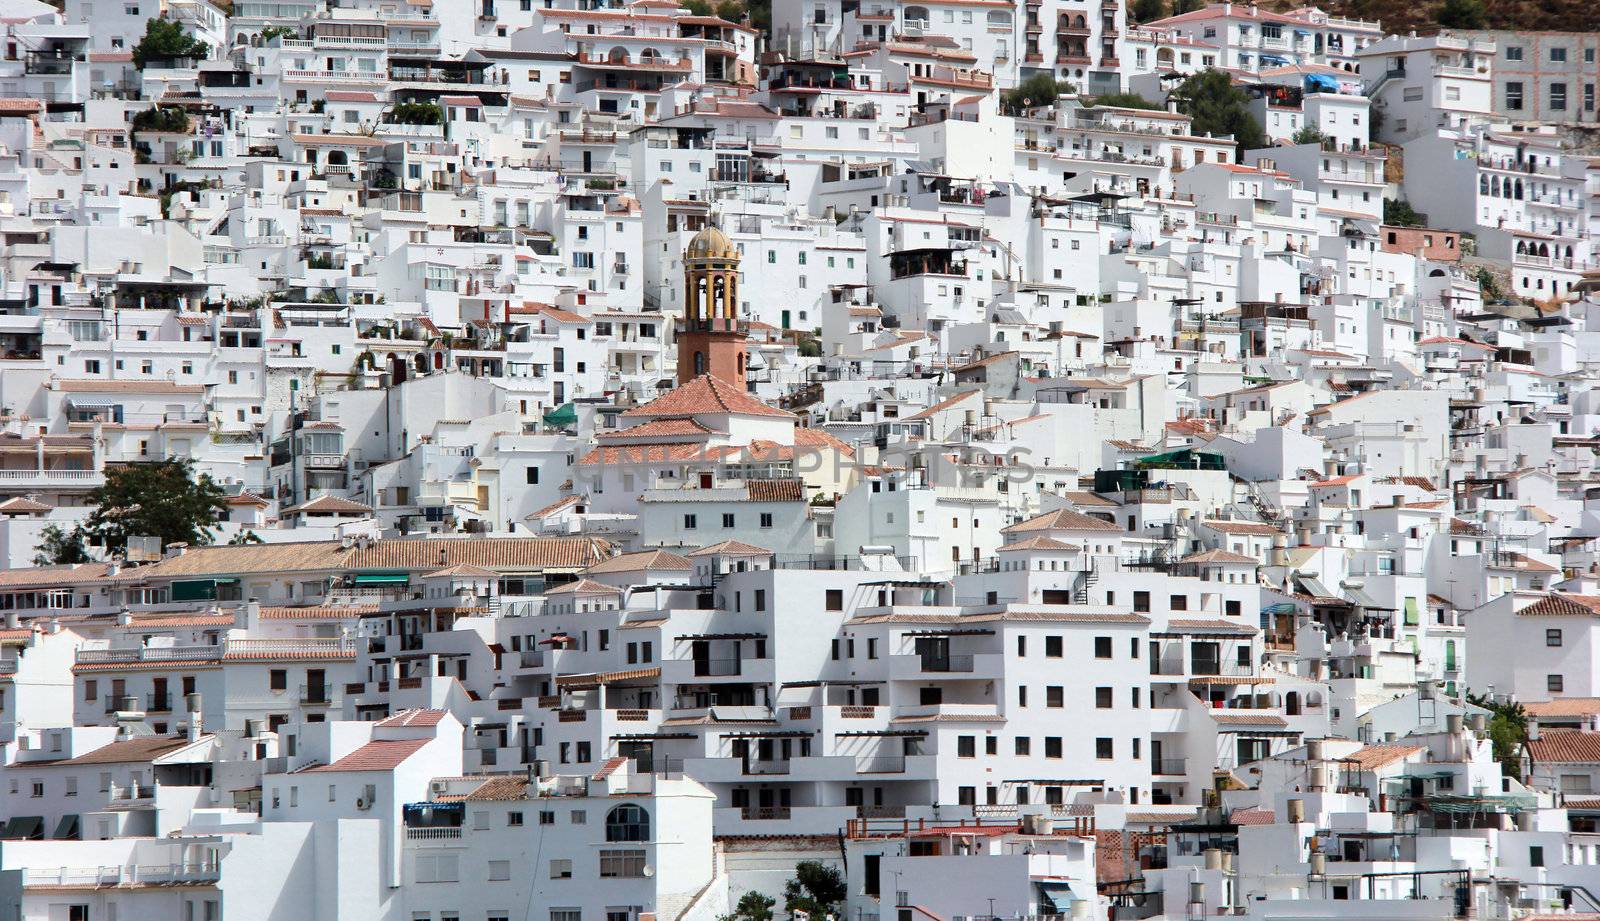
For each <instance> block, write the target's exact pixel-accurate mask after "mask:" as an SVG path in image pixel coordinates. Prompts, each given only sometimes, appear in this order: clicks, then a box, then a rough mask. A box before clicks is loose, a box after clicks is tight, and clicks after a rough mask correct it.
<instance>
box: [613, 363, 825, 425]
mask: <svg viewBox="0 0 1600 921" xmlns="http://www.w3.org/2000/svg"><path fill="white" fill-rule="evenodd" d="M719 413H734V414H736V415H744V416H772V417H775V418H783V419H793V418H795V415H794V413H791V412H788V411H787V410H782V409H778V408H777V407H775V406H768V405H767V404H765V403H763V402H761V401H760V400H758V399H756V398H755V397H753V396H751V395H749V394H748V393H745V392H743V391H741V390H739V389H738V388H736V387H734V386H733V385H732V384H729V383H727V382H726V381H723V380H721V379H719V378H715V377H712V376H711V375H709V374H702V375H700V376H699V377H696V378H693V379H691V380H688V381H685V382H684V383H682V384H680V385H678V386H677V387H675V388H673V389H672V390H669V391H667V392H666V393H664V394H662V395H661V396H659V397H656V398H655V399H654V400H651V401H650V402H648V403H646V404H644V405H643V406H635V407H634V408H632V409H630V410H628V411H626V412H624V413H623V414H622V415H623V418H627V419H651V418H664V417H668V416H701V415H716V414H719Z"/></svg>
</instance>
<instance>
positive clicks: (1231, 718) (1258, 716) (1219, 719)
mask: <svg viewBox="0 0 1600 921" xmlns="http://www.w3.org/2000/svg"><path fill="white" fill-rule="evenodd" d="M1211 718H1212V719H1213V720H1214V721H1216V723H1217V724H1218V725H1221V726H1272V727H1274V728H1282V727H1285V726H1288V725H1289V721H1288V720H1286V719H1284V718H1283V717H1281V716H1278V715H1277V714H1274V713H1246V712H1242V711H1241V712H1233V713H1227V712H1222V711H1218V710H1212V711H1211Z"/></svg>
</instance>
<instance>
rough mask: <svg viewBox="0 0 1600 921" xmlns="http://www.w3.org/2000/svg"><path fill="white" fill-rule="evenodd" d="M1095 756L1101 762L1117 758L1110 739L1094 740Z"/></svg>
mask: <svg viewBox="0 0 1600 921" xmlns="http://www.w3.org/2000/svg"><path fill="white" fill-rule="evenodd" d="M1094 756H1095V757H1096V758H1099V759H1100V760H1101V761H1110V760H1111V759H1112V758H1114V757H1116V752H1115V746H1114V745H1113V744H1112V742H1111V740H1110V739H1095V740H1094Z"/></svg>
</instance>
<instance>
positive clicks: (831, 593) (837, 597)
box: [824, 588, 844, 611]
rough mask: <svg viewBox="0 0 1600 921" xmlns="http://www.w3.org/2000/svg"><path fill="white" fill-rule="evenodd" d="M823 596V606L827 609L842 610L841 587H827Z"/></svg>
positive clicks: (842, 597) (842, 590) (842, 591)
mask: <svg viewBox="0 0 1600 921" xmlns="http://www.w3.org/2000/svg"><path fill="white" fill-rule="evenodd" d="M824 597H825V599H826V603H825V607H826V608H827V610H829V611H843V610H844V589H842V588H830V589H828V591H827V593H826V595H825V596H824Z"/></svg>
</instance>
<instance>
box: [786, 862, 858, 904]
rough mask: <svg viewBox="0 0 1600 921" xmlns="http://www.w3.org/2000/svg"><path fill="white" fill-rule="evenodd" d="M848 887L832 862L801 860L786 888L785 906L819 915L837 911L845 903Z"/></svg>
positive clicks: (795, 866)
mask: <svg viewBox="0 0 1600 921" xmlns="http://www.w3.org/2000/svg"><path fill="white" fill-rule="evenodd" d="M846 894H847V889H846V887H845V883H844V876H843V875H842V874H841V873H840V872H839V870H838V869H837V868H836V867H834V866H832V865H830V864H825V863H821V862H818V861H815V860H802V861H800V862H799V863H797V864H795V865H794V879H791V880H789V882H788V883H787V884H786V885H785V886H784V887H783V907H784V909H785V910H787V911H790V912H796V911H803V912H805V913H806V914H808V915H810V916H811V917H813V918H820V917H822V916H823V915H825V914H828V913H829V912H833V911H836V910H837V909H838V907H839V906H840V905H841V904H842V903H843V902H844V899H845V895H846Z"/></svg>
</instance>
